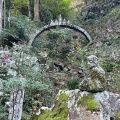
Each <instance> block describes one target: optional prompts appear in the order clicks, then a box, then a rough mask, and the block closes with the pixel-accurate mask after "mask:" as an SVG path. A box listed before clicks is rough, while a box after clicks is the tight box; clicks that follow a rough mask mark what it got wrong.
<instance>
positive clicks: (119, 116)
mask: <svg viewBox="0 0 120 120" xmlns="http://www.w3.org/2000/svg"><path fill="white" fill-rule="evenodd" d="M116 119H117V120H120V112H118V113H116Z"/></svg>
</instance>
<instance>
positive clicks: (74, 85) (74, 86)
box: [67, 80, 79, 90]
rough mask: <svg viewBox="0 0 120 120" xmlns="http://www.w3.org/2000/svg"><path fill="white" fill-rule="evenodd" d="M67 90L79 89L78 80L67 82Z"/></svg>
mask: <svg viewBox="0 0 120 120" xmlns="http://www.w3.org/2000/svg"><path fill="white" fill-rule="evenodd" d="M67 88H68V89H69V90H74V89H78V88H79V82H78V80H69V81H68V82H67Z"/></svg>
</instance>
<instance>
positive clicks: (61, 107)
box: [30, 93, 69, 120]
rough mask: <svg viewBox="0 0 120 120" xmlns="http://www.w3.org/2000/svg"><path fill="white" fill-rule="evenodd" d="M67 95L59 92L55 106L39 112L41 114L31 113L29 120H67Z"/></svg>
mask: <svg viewBox="0 0 120 120" xmlns="http://www.w3.org/2000/svg"><path fill="white" fill-rule="evenodd" d="M67 101H68V95H66V94H65V93H61V95H60V96H58V97H57V99H56V101H55V107H54V108H53V109H52V110H51V111H50V110H45V111H42V112H41V115H40V116H39V117H38V116H35V115H33V116H32V117H31V119H30V120H67V117H68V112H69V109H68V107H67Z"/></svg>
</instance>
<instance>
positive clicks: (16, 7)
mask: <svg viewBox="0 0 120 120" xmlns="http://www.w3.org/2000/svg"><path fill="white" fill-rule="evenodd" d="M11 8H12V9H11V14H12V15H13V16H16V15H21V14H22V15H28V1H27V0H22V1H21V0H12V1H11Z"/></svg>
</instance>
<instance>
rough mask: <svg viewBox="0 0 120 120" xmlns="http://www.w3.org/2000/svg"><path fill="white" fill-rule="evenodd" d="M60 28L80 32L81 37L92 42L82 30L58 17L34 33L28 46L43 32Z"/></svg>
mask: <svg viewBox="0 0 120 120" xmlns="http://www.w3.org/2000/svg"><path fill="white" fill-rule="evenodd" d="M58 26H59V27H61V28H69V29H72V30H75V31H77V32H80V33H81V34H83V36H85V38H86V40H87V42H90V41H92V38H91V36H90V35H89V33H88V32H87V31H86V30H84V29H83V28H81V27H79V26H77V25H73V24H71V23H70V22H69V21H66V20H65V19H63V20H62V17H61V16H59V20H55V21H53V20H51V23H50V24H48V25H45V26H44V27H42V28H41V29H40V30H38V31H37V32H36V34H35V35H34V36H32V39H31V40H30V42H29V44H30V45H31V44H33V42H34V40H35V39H36V38H37V37H38V36H40V35H41V34H42V33H43V32H44V31H47V30H50V29H55V28H57V27H58Z"/></svg>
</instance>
